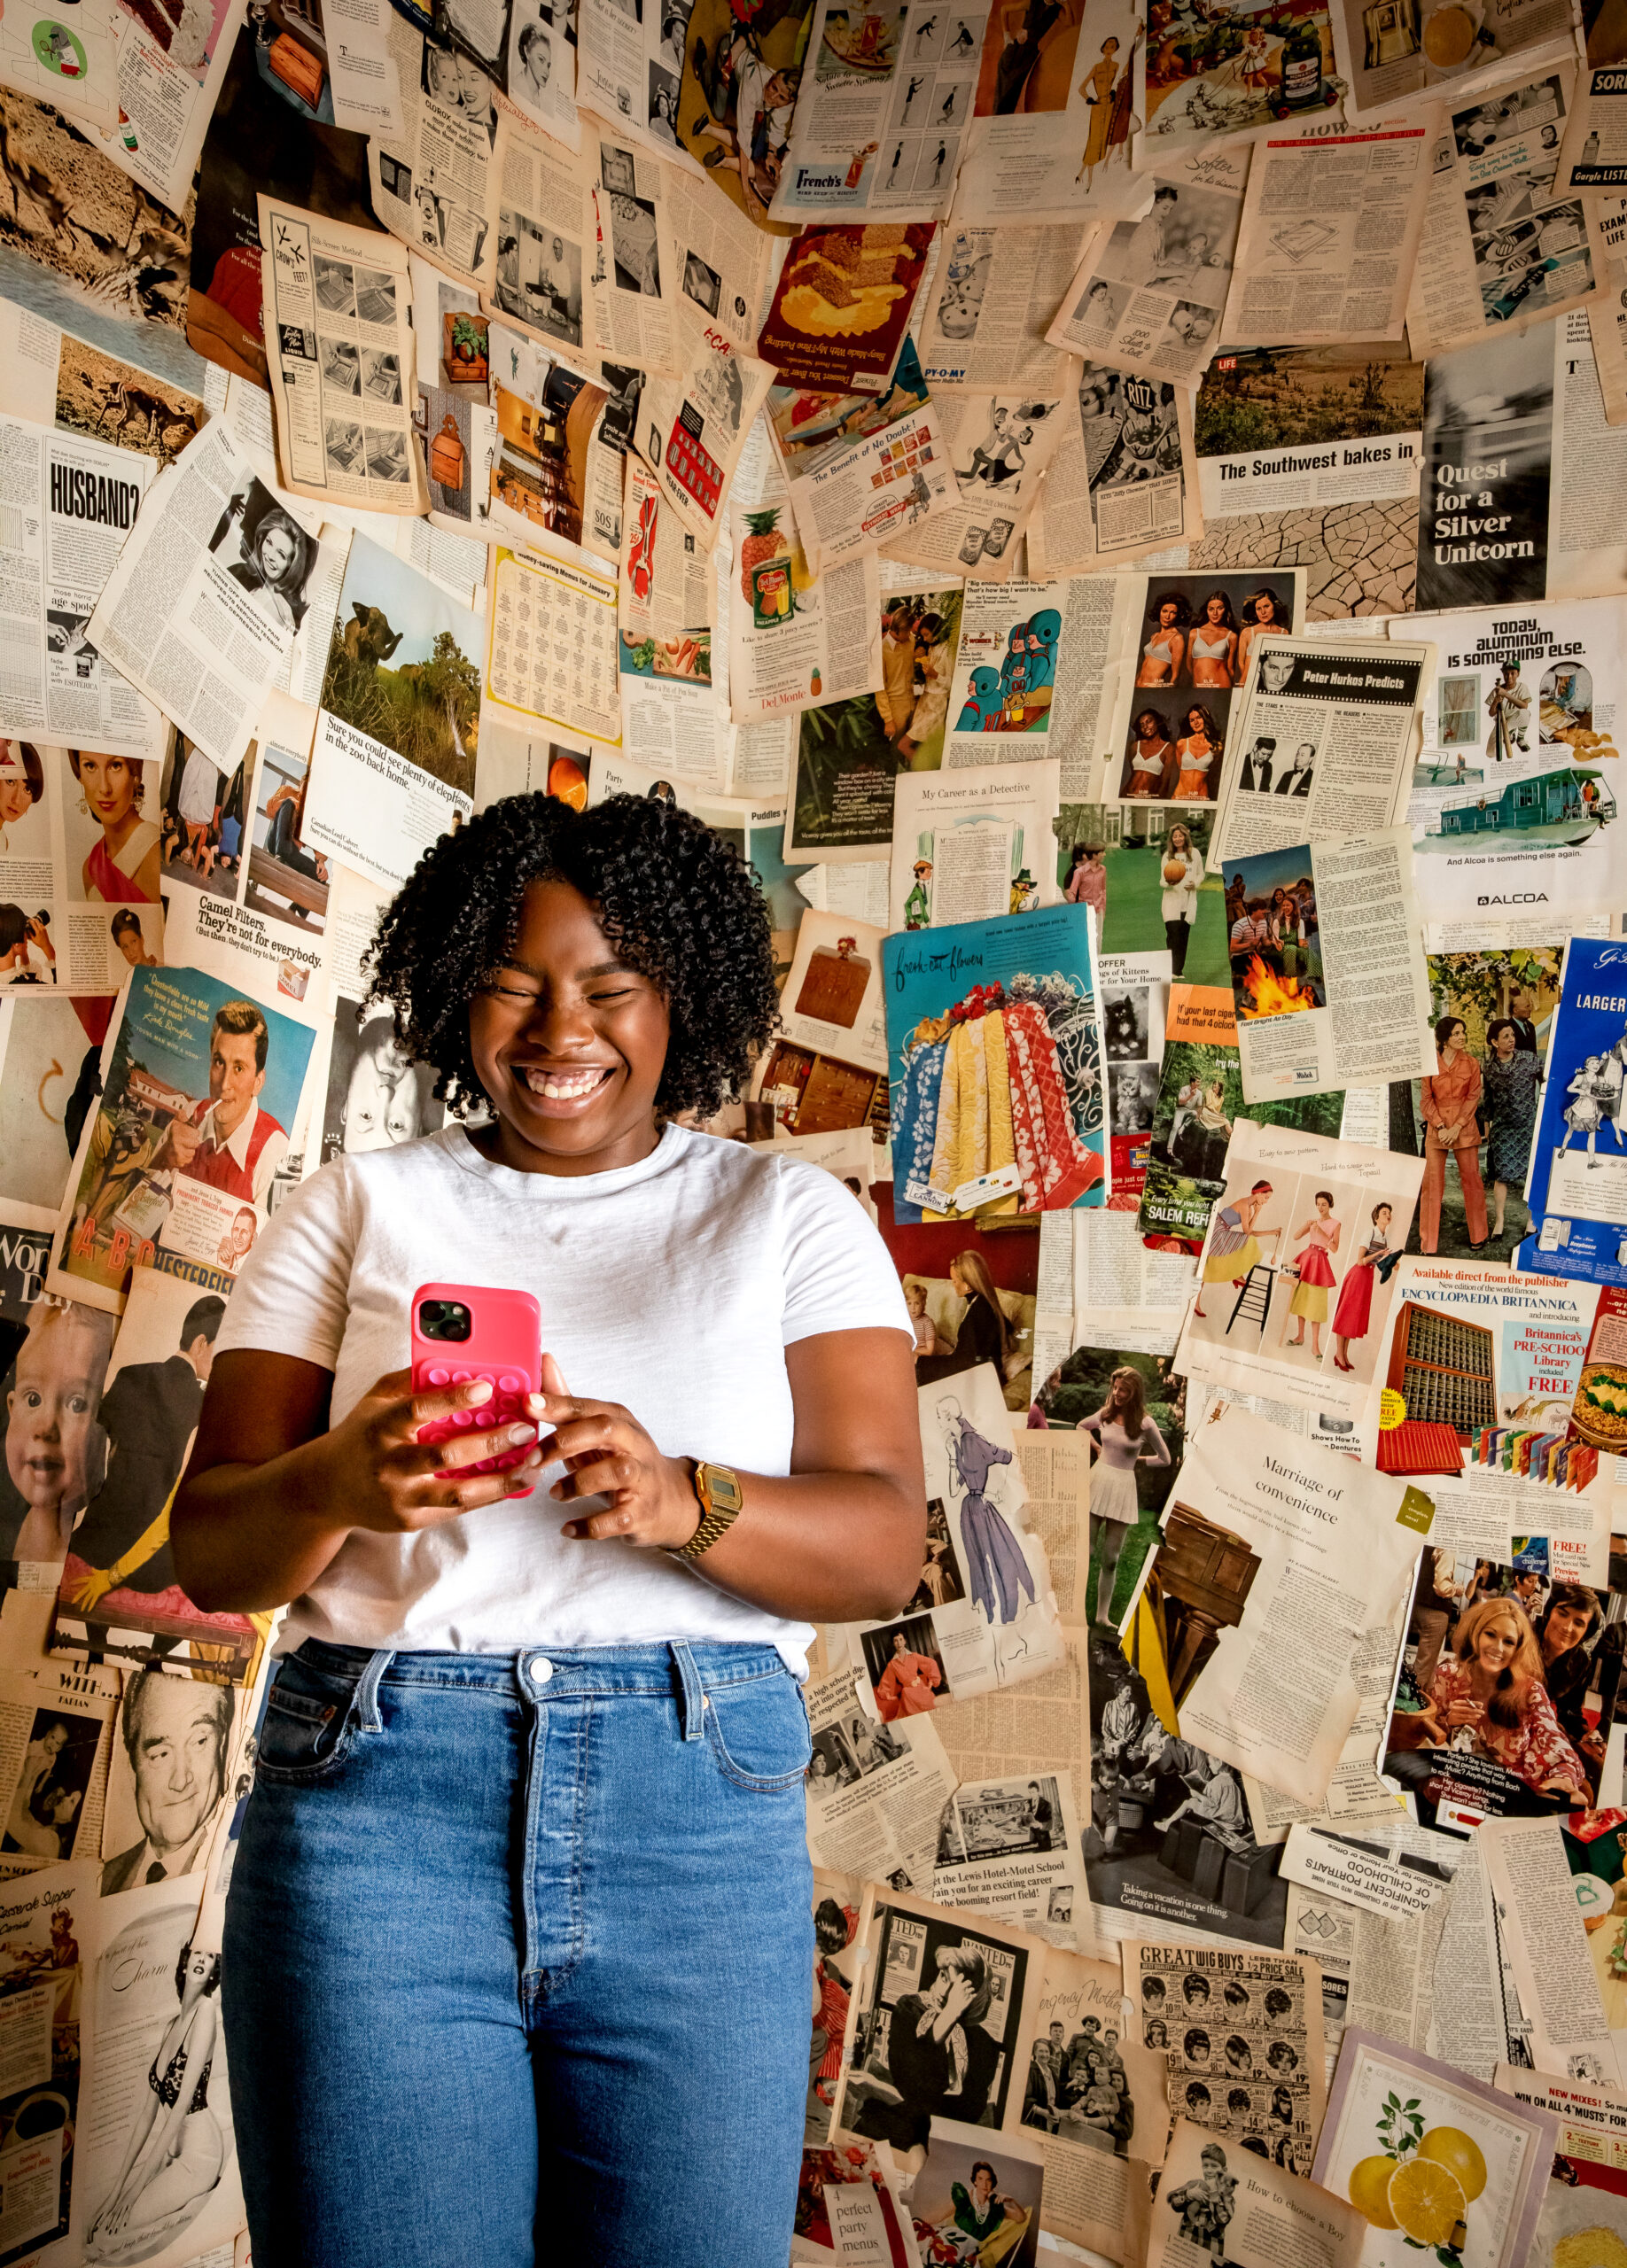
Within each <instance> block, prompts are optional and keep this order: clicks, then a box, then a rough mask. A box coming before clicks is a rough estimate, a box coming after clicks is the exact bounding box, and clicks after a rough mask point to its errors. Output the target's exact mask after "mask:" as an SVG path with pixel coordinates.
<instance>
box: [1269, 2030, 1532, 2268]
mask: <svg viewBox="0 0 1627 2268" xmlns="http://www.w3.org/2000/svg"><path fill="white" fill-rule="evenodd" d="M1560 2132H1561V2129H1560V2122H1559V2120H1558V2119H1557V2118H1554V2117H1551V2116H1550V2115H1549V2114H1548V2113H1547V2112H1545V2111H1543V2110H1538V2109H1527V2108H1526V2107H1525V2105H1524V2104H1522V2103H1520V2102H1517V2101H1514V2098H1513V2097H1512V2096H1509V2095H1505V2094H1498V2093H1494V2092H1493V2090H1492V2089H1491V2087H1490V2086H1487V2085H1483V2083H1482V2082H1481V2081H1480V2080H1478V2079H1473V2078H1469V2077H1468V2076H1467V2074H1466V2073H1465V2072H1463V2071H1460V2070H1453V2069H1452V2067H1451V2066H1450V2065H1448V2064H1445V2063H1437V2062H1435V2061H1434V2060H1433V2058H1431V2057H1430V2056H1428V2055H1423V2054H1419V2053H1418V2052H1417V2051H1416V2050H1414V2049H1410V2048H1405V2047H1399V2046H1397V2044H1396V2043H1395V2042H1394V2041H1391V2040H1388V2039H1380V2038H1378V2037H1377V2036H1376V2035H1375V2034H1374V2033H1372V2032H1367V2031H1361V2030H1359V2029H1358V2027H1357V2026H1355V2025H1351V2027H1350V2028H1349V2029H1348V2030H1347V2031H1346V2032H1345V2035H1344V2039H1343V2044H1342V2046H1341V2047H1340V2050H1339V2060H1338V2062H1337V2064H1336V2065H1335V2070H1334V2079H1333V2087H1332V2090H1331V2092H1330V2093H1329V2095H1328V2099H1327V2117H1325V2118H1324V2120H1323V2121H1322V2129H1321V2139H1320V2141H1319V2143H1318V2144H1317V2151H1316V2163H1315V2164H1314V2165H1313V2166H1312V2169H1311V2173H1312V2180H1314V2181H1316V2182H1319V2183H1320V2185H1321V2186H1322V2187H1323V2188H1324V2189H1330V2190H1331V2191H1332V2192H1333V2194H1334V2195H1335V2197H1345V2198H1349V2200H1350V2201H1351V2203H1352V2204H1353V2205H1354V2206H1355V2207H1356V2210H1358V2212H1359V2213H1360V2214H1361V2215H1362V2216H1363V2218H1364V2219H1366V2222H1367V2224H1368V2226H1367V2231H1366V2241H1365V2242H1364V2243H1363V2246H1362V2254H1361V2256H1362V2261H1363V2264H1364V2268H1408V2264H1410V2263H1411V2262H1412V2261H1413V2260H1414V2259H1415V2258H1416V2256H1417V2252H1418V2249H1419V2247H1420V2246H1425V2247H1431V2248H1434V2247H1439V2246H1441V2245H1444V2244H1450V2243H1452V2240H1453V2235H1454V2232H1455V2231H1456V2230H1457V2229H1458V2228H1459V2227H1460V2226H1461V2227H1462V2228H1463V2230H1464V2234H1463V2235H1462V2236H1461V2237H1459V2238H1458V2239H1457V2244H1458V2246H1460V2247H1461V2248H1462V2249H1464V2250H1465V2251H1467V2250H1468V2249H1471V2248H1472V2249H1473V2251H1474V2255H1475V2258H1476V2259H1477V2260H1481V2261H1483V2262H1484V2263H1485V2264H1486V2268H1522V2264H1523V2263H1525V2262H1527V2261H1530V2260H1531V2259H1532V2258H1534V2257H1535V2256H1536V2255H1535V2254H1534V2252H1533V2249H1532V2238H1533V2236H1534V2235H1535V2233H1536V2228H1537V2216H1538V2214H1539V2213H1540V2211H1541V2210H1542V2205H1543V2202H1544V2197H1545V2190H1546V2186H1547V2179H1548V2171H1549V2167H1550V2165H1551V2163H1552V2161H1553V2155H1554V2152H1555V2150H1556V2149H1557V2148H1558V2147H1559V2140H1560ZM1449 2213H1450V2215H1451V2217H1452V2218H1451V2220H1450V2222H1449V2221H1448V2219H1447V2215H1448V2214H1449Z"/></svg>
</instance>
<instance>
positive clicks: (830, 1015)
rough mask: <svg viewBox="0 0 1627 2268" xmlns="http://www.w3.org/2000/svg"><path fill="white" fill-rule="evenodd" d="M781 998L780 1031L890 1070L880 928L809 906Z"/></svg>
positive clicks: (801, 1042)
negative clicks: (887, 1067) (820, 911)
mask: <svg viewBox="0 0 1627 2268" xmlns="http://www.w3.org/2000/svg"><path fill="white" fill-rule="evenodd" d="M782 999H783V1002H784V1008H783V1013H782V1021H781V1029H782V1031H783V1033H784V1036H785V1037H786V1038H787V1039H788V1040H790V1041H791V1042H792V1043H793V1044H795V1045H801V1046H804V1047H810V1048H814V1049H818V1050H827V1049H828V1050H829V1052H832V1053H833V1054H837V1055H840V1056H844V1057H845V1058H846V1059H847V1060H850V1061H852V1062H854V1063H860V1064H863V1065H864V1066H865V1067H866V1068H868V1069H869V1070H873V1071H884V1070H885V1068H886V1065H887V1035H886V1025H885V1021H884V1013H883V1007H882V936H881V932H880V930H878V929H873V928H869V927H868V924H867V923H865V922H862V921H853V920H849V919H848V917H847V916H846V915H845V914H841V913H818V912H815V911H814V910H813V909H812V908H810V909H809V912H808V913H805V914H804V915H803V916H802V920H801V922H800V924H799V926H798V930H797V952H796V959H794V960H793V961H792V963H791V967H790V975H789V976H787V978H786V980H785V989H784V992H783V994H782Z"/></svg>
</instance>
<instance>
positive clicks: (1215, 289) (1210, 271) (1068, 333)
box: [1047, 143, 1299, 386]
mask: <svg viewBox="0 0 1627 2268" xmlns="http://www.w3.org/2000/svg"><path fill="white" fill-rule="evenodd" d="M1254 162H1255V164H1256V165H1257V166H1258V165H1260V164H1261V163H1262V159H1261V158H1258V157H1257V158H1256V159H1255V161H1254ZM1248 178H1249V151H1248V148H1247V146H1246V145H1242V144H1236V143H1232V144H1224V145H1219V146H1213V145H1206V146H1204V147H1202V148H1199V149H1195V150H1193V151H1189V152H1188V153H1187V156H1185V157H1183V158H1179V159H1170V160H1168V161H1166V162H1164V163H1162V164H1161V165H1160V167H1159V168H1158V170H1157V171H1156V173H1154V174H1152V175H1140V176H1139V177H1138V182H1139V186H1140V196H1141V203H1142V207H1143V209H1142V210H1141V211H1140V213H1139V214H1137V216H1136V217H1135V218H1134V219H1132V220H1124V221H1117V223H1116V224H1114V225H1113V226H1111V227H1108V226H1106V225H1105V224H1104V225H1103V226H1102V227H1101V228H1099V229H1095V230H1094V232H1093V234H1092V236H1091V237H1089V238H1088V239H1087V241H1086V245H1085V251H1084V256H1083V258H1082V259H1081V260H1080V262H1079V265H1078V268H1077V269H1076V270H1075V272H1074V275H1073V276H1072V278H1071V280H1070V283H1069V284H1068V287H1067V290H1066V291H1065V292H1064V293H1063V301H1062V306H1061V307H1060V309H1059V310H1058V312H1057V315H1056V320H1055V322H1054V323H1053V324H1052V325H1051V328H1050V330H1049V331H1048V332H1047V337H1048V338H1049V339H1050V341H1051V343H1052V345H1053V346H1063V347H1066V349H1067V350H1068V352H1069V353H1070V354H1081V355H1083V356H1085V357H1086V360H1087V361H1104V362H1109V363H1111V364H1112V365H1113V366H1114V367H1115V368H1117V369H1125V370H1138V371H1140V374H1141V376H1142V377H1148V378H1169V379H1173V380H1175V381H1177V382H1178V383H1179V384H1183V385H1187V386H1191V385H1194V384H1195V383H1196V382H1197V380H1198V379H1199V378H1200V377H1202V375H1203V369H1204V365H1205V364H1206V363H1207V362H1208V361H1209V359H1210V356H1211V354H1212V353H1213V352H1214V346H1215V330H1216V326H1217V325H1218V322H1219V321H1220V316H1221V312H1222V310H1223V309H1224V307H1225V306H1226V293H1227V291H1228V290H1229V289H1230V287H1231V282H1232V263H1233V260H1234V257H1235V255H1236V250H1237V230H1238V226H1239V223H1240V221H1241V220H1242V211H1243V189H1244V185H1245V183H1247V181H1248ZM1279 335H1280V336H1281V335H1285V334H1279ZM1298 335H1299V334H1298V333H1297V331H1296V332H1295V333H1294V336H1295V337H1296V338H1297V337H1298Z"/></svg>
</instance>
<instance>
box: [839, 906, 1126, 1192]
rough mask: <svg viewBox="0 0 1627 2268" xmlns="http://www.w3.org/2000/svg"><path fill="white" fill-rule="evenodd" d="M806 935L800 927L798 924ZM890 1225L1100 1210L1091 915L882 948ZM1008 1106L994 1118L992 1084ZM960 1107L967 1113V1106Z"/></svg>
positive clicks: (1026, 916)
mask: <svg viewBox="0 0 1627 2268" xmlns="http://www.w3.org/2000/svg"><path fill="white" fill-rule="evenodd" d="M803 927H804V933H805V935H806V927H807V925H806V922H805V923H804V925H803ZM882 955H883V959H884V964H885V968H886V1020H887V1047H888V1051H889V1055H888V1060H889V1066H890V1076H891V1085H892V1144H893V1159H894V1184H893V1218H894V1220H895V1221H898V1222H899V1223H904V1222H913V1221H915V1220H918V1219H920V1218H921V1217H922V1213H923V1211H924V1212H927V1213H931V1214H934V1215H936V1216H940V1217H946V1218H957V1217H960V1216H964V1215H967V1214H971V1213H976V1212H979V1211H981V1210H982V1209H983V1208H985V1207H988V1206H991V1205H992V1206H994V1207H995V1208H997V1209H998V1213H999V1214H1006V1215H1010V1214H1015V1213H1016V1212H1017V1211H1018V1210H1019V1209H1020V1210H1022V1211H1024V1212H1030V1213H1033V1212H1050V1211H1058V1212H1061V1211H1065V1210H1067V1209H1068V1208H1070V1207H1071V1206H1074V1205H1104V1204H1105V1203H1106V1202H1107V1199H1108V1195H1109V1180H1110V1175H1109V1160H1108V1132H1107V1109H1106V1095H1105V1092H1104V1088H1105V1084H1106V1083H1105V1080H1104V1077H1103V1071H1104V1061H1103V1045H1102V990H1101V982H1100V977H1099V974H1098V969H1097V959H1096V945H1095V939H1094V930H1093V923H1092V917H1091V913H1090V910H1089V908H1088V907H1086V906H1084V905H1052V906H1039V907H1036V908H1035V909H1034V910H1033V911H1031V912H1030V913H1018V914H1012V915H1008V916H1007V917H1006V918H1005V919H1003V920H995V921H982V922H977V921H974V922H964V923H956V924H954V925H951V926H946V927H943V928H934V929H932V930H930V931H925V932H923V931H913V932H907V933H906V934H905V935H904V936H890V937H888V938H887V939H886V940H885V941H884V944H883V947H882ZM985 1082H986V1083H987V1084H988V1085H989V1086H990V1087H991V1088H998V1087H999V1086H1000V1085H1002V1084H1003V1086H1004V1087H1005V1088H1006V1090H1007V1091H1008V1096H1009V1101H1010V1113H1009V1122H1008V1118H1007V1115H1006V1113H1005V1112H1003V1111H1000V1110H997V1109H991V1110H990V1111H989V1112H988V1113H987V1115H986V1116H985V1114H984V1113H983V1112H982V1111H981V1110H980V1109H979V1108H978V1107H977V1095H978V1093H979V1092H980V1091H981V1090H982V1088H983V1086H984V1084H985ZM962 1097H964V1099H965V1105H966V1107H965V1108H964V1110H962V1107H961V1099H962Z"/></svg>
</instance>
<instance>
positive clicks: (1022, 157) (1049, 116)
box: [956, 0, 1145, 224]
mask: <svg viewBox="0 0 1627 2268" xmlns="http://www.w3.org/2000/svg"><path fill="white" fill-rule="evenodd" d="M1144 37H1145V31H1144V28H1143V27H1142V25H1141V23H1140V19H1139V18H1138V16H1137V13H1136V12H1135V10H1134V8H1133V6H1132V5H1131V4H1130V0H1089V4H1088V6H1087V7H1086V8H1084V9H1081V10H1080V12H1079V13H1078V16H1071V15H1063V17H1062V18H1061V19H1059V20H1058V21H1057V22H1056V23H1055V25H1050V24H1047V23H1046V21H1045V19H1043V18H1040V19H1036V20H1035V21H1034V22H1030V20H1029V19H1028V17H1027V15H1026V13H1025V12H1023V11H1021V10H1019V9H1018V8H1016V7H1015V6H1013V5H1009V4H1005V5H1000V6H997V7H994V8H992V9H991V10H990V12H989V19H988V28H987V30H986V32H985V35H984V41H983V54H982V56H981V58H979V61H978V65H977V99H976V102H975V104H974V105H973V112H972V127H971V132H970V135H969V137H968V140H967V144H966V149H965V152H964V155H963V158H962V161H961V180H960V185H959V189H958V190H957V192H956V195H957V200H958V203H959V206H960V207H961V210H962V211H963V212H966V213H972V214H977V218H978V219H979V220H980V221H1024V222H1047V223H1052V224H1055V223H1058V222H1062V221H1089V222H1091V223H1093V224H1094V223H1095V222H1098V221H1102V219H1104V218H1105V217H1106V216H1108V215H1109V214H1111V215H1113V216H1114V217H1117V215H1118V214H1121V213H1130V212H1133V211H1134V209H1135V204H1136V198H1137V193H1138V183H1137V182H1136V180H1135V177H1134V175H1133V174H1132V172H1131V170H1130V157H1131V139H1130V136H1131V128H1132V125H1133V124H1139V122H1140V120H1139V119H1138V117H1137V115H1136V113H1137V109H1138V108H1139V105H1133V103H1132V100H1131V97H1132V94H1133V59H1134V57H1135V54H1136V51H1137V50H1138V49H1139V47H1140V43H1141V41H1142V40H1143V38H1144ZM1144 114H1145V113H1142V115H1144Z"/></svg>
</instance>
